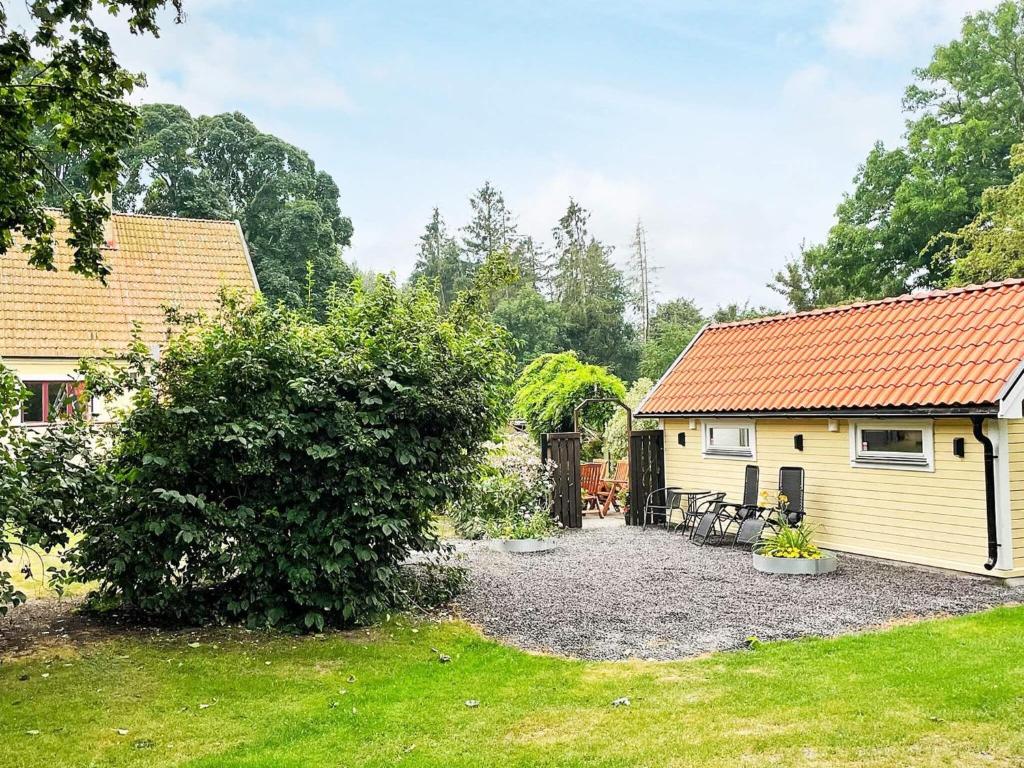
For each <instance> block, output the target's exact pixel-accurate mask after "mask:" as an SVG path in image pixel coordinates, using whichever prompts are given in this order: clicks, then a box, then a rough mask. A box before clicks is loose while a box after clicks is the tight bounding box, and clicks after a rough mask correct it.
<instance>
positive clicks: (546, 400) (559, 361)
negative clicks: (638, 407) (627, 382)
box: [513, 352, 626, 437]
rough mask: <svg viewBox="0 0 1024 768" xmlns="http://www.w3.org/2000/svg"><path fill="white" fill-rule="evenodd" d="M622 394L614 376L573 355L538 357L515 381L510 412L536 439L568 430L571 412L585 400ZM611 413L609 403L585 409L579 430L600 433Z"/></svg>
mask: <svg viewBox="0 0 1024 768" xmlns="http://www.w3.org/2000/svg"><path fill="white" fill-rule="evenodd" d="M625 395H626V388H625V386H624V385H623V383H622V381H621V380H620V379H619V378H618V377H616V376H614V375H612V374H611V373H609V372H608V371H607V370H605V369H604V368H601V367H600V366H597V365H588V364H586V363H582V362H580V360H579V359H578V358H577V357H576V354H575V353H573V352H559V353H552V354H548V355H541V356H540V357H538V358H537V359H536V360H534V361H533V362H532V363H530V364H529V365H528V366H526V368H525V369H523V372H522V374H521V375H520V376H519V379H518V381H516V394H515V400H514V403H513V409H514V410H515V413H516V414H517V415H519V416H521V417H522V418H524V419H525V420H526V424H527V427H528V428H529V430H530V432H531V433H532V434H533V435H534V436H535V437H537V436H539V435H542V434H544V433H545V432H568V431H570V430H571V429H572V421H573V420H572V414H573V409H574V408H575V407H576V406H577V405H579V404H580V402H581V401H583V400H584V399H586V398H588V397H617V398H619V399H622V398H623V397H625ZM614 410H616V406H615V405H613V404H611V403H597V404H594V405H591V406H589V407H588V408H586V409H585V410H584V411H583V412H581V414H580V415H581V421H582V427H583V428H585V429H589V430H591V431H595V432H597V431H600V430H601V429H603V427H604V424H605V422H607V421H608V419H609V418H611V416H612V412H613V411H614Z"/></svg>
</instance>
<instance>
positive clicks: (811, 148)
mask: <svg viewBox="0 0 1024 768" xmlns="http://www.w3.org/2000/svg"><path fill="white" fill-rule="evenodd" d="M990 5H992V3H991V2H977V1H973V0H888V1H887V2H886V1H885V0H860V1H855V0H836V1H835V2H810V1H809V0H806V1H805V0H794V1H793V2H729V1H728V0H725V1H719V2H710V1H704V0H699V1H694V2H661V1H660V0H658V1H652V2H641V1H640V0H635V1H633V2H630V1H629V0H607V1H598V2H559V1H558V0H548V2H532V1H531V2H527V1H526V0H506V1H505V2H494V3H485V2H438V3H422V2H415V3H414V2H391V3H385V2H337V3H334V2H331V3H328V2H289V3H279V2H233V1H232V0H185V7H186V10H187V12H188V19H187V21H186V23H185V24H184V25H182V26H180V27H171V26H170V25H167V26H166V27H165V30H164V33H163V35H162V37H161V39H160V40H159V41H156V42H154V41H153V40H151V39H132V38H131V37H130V36H129V35H127V34H126V33H124V32H123V31H121V30H117V29H114V30H113V31H114V35H115V44H116V45H118V46H120V47H119V50H120V51H121V52H122V54H121V55H122V59H123V61H124V63H125V64H126V65H128V66H129V67H131V68H133V69H141V70H144V71H146V72H147V73H148V74H149V78H150V87H149V88H148V89H147V90H146V91H145V92H144V93H143V94H142V95H141V98H142V99H143V100H146V101H173V102H177V103H181V104H184V105H185V106H187V107H189V108H190V109H191V110H193V111H194V112H195V113H212V112H220V111H227V110H241V111H243V112H245V113H246V114H248V115H249V116H250V117H252V118H253V119H254V120H255V121H256V123H257V124H258V125H259V126H260V127H261V128H262V129H263V130H266V131H270V132H272V133H275V134H277V135H280V136H282V137H283V138H285V139H287V140H289V141H292V142H293V143H295V144H297V145H299V146H301V147H303V148H304V149H306V150H307V151H309V152H310V154H311V155H312V156H313V158H314V159H315V160H316V162H317V163H318V165H319V166H321V167H322V168H324V169H326V170H327V171H329V172H330V173H331V174H332V175H333V176H334V178H335V179H336V181H337V182H338V184H339V186H340V187H341V192H342V201H341V202H342V208H343V210H344V211H345V212H346V213H347V214H348V215H350V216H351V217H352V219H353V222H354V225H355V241H354V244H353V247H352V248H351V249H350V251H349V253H348V254H347V257H348V258H354V259H356V260H357V262H358V263H359V264H360V265H361V266H363V267H368V268H372V269H375V270H379V271H390V270H394V271H396V272H397V273H398V274H399V275H400V276H403V277H404V276H405V275H406V274H407V273H408V271H409V269H410V268H411V266H412V263H413V261H414V259H415V248H416V241H417V238H418V236H419V234H420V231H421V230H422V227H423V225H424V224H425V223H426V221H427V220H428V218H429V216H430V212H431V209H432V208H433V206H435V205H437V206H439V207H440V208H441V210H442V213H443V214H444V215H445V217H446V218H447V220H448V222H449V225H450V226H452V227H458V226H460V225H461V224H463V223H464V222H465V220H466V218H467V215H468V203H467V197H468V195H469V194H470V193H471V192H472V190H473V189H474V188H476V187H477V186H479V185H480V183H481V182H482V181H483V180H485V179H489V180H491V182H492V183H494V184H495V185H496V186H497V187H499V188H500V189H501V190H502V191H503V192H504V193H505V197H506V201H507V203H508V204H509V206H510V207H511V209H512V210H513V212H514V213H515V214H516V215H517V216H518V218H519V223H520V228H521V229H522V230H523V231H525V232H528V233H531V234H533V235H534V236H535V237H538V238H541V239H545V240H546V239H548V238H549V234H550V229H551V226H552V225H553V224H554V222H555V221H556V220H557V218H558V217H559V216H560V215H561V213H562V212H563V210H564V208H565V206H566V204H567V202H568V198H569V196H570V195H572V196H574V197H575V198H576V199H577V200H579V201H580V202H581V203H582V204H583V205H584V206H586V207H587V208H589V209H590V210H591V211H592V212H593V218H592V228H593V231H594V232H595V234H597V236H598V237H600V238H601V239H602V240H604V241H605V242H607V243H609V244H611V245H614V246H616V251H615V253H616V257H617V258H618V259H620V260H624V259H625V258H626V256H627V251H628V243H629V241H630V238H631V233H632V228H633V226H634V224H635V222H636V220H637V218H642V219H643V220H644V222H645V225H646V227H647V230H648V242H649V247H650V253H651V258H652V260H654V261H655V262H656V263H657V264H658V265H659V266H660V267H661V273H660V277H659V287H660V294H661V295H660V298H662V299H670V298H674V297H676V296H680V295H682V296H689V297H692V298H694V299H696V300H697V301H698V303H700V304H701V305H703V306H704V307H705V308H708V309H710V308H713V307H714V306H715V305H717V304H721V303H726V302H729V301H740V302H742V301H746V300H750V301H751V302H753V303H755V304H760V303H769V304H773V305H776V306H781V300H780V299H779V298H778V297H776V296H775V295H774V294H772V293H771V292H770V291H769V290H768V289H767V288H766V287H765V283H766V281H767V280H768V277H769V275H770V273H771V272H772V270H773V269H776V268H778V267H779V266H781V264H782V263H783V262H784V261H785V260H786V259H787V258H788V257H791V256H792V255H793V254H795V253H796V252H797V250H798V246H799V244H800V242H801V241H802V240H805V239H806V240H808V241H814V240H816V239H820V238H821V237H822V236H823V235H824V233H825V232H826V231H827V229H828V226H829V224H830V221H831V218H832V213H833V211H834V208H835V205H836V203H837V202H838V201H839V198H840V196H841V194H842V192H843V191H844V190H846V189H848V188H849V186H850V180H851V178H852V177H853V174H854V173H855V171H856V167H857V164H858V163H859V162H860V161H861V160H862V159H863V157H864V155H865V154H866V152H867V151H868V150H869V148H870V146H871V144H872V142H873V141H875V140H876V139H883V140H885V141H887V142H892V141H895V140H898V138H899V136H900V134H901V132H902V126H903V120H904V116H903V115H902V114H901V111H900V99H901V94H902V91H903V88H904V87H905V85H906V84H907V83H908V82H909V80H910V77H911V70H912V69H913V67H915V66H918V65H923V64H925V63H926V62H927V60H928V58H929V56H930V53H931V50H932V48H933V47H934V46H935V45H937V44H940V43H943V42H946V41H948V40H949V39H950V38H951V37H953V36H955V35H956V33H957V30H958V28H959V20H960V18H961V17H962V16H963V14H964V13H965V12H969V11H971V10H973V9H976V8H978V7H986V6H990Z"/></svg>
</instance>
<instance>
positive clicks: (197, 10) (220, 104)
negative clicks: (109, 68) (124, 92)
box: [104, 0, 353, 114]
mask: <svg viewBox="0 0 1024 768" xmlns="http://www.w3.org/2000/svg"><path fill="white" fill-rule="evenodd" d="M231 4H232V3H230V2H229V0H217V1H216V2H204V3H189V4H188V14H187V16H186V19H185V22H184V23H183V24H174V23H173V22H172V21H171V18H170V17H169V16H167V17H165V18H164V21H163V23H162V24H161V30H160V37H159V38H156V39H154V38H153V37H151V36H149V35H132V34H130V33H129V32H128V30H127V28H126V26H125V25H124V23H123V22H121V21H116V20H115V21H111V22H109V23H108V22H104V26H105V27H106V28H107V29H108V31H109V32H110V34H111V38H112V45H113V47H114V50H115V51H116V52H117V55H118V58H119V61H120V62H121V64H122V65H123V66H124V67H126V68H127V69H129V70H132V71H142V72H145V73H146V76H147V80H148V87H147V88H145V89H144V90H142V91H141V92H140V93H139V97H140V100H142V101H147V102H157V101H167V102H173V103H176V104H181V105H183V106H185V107H187V108H188V109H190V110H191V111H193V112H195V113H207V114H208V113H211V112H223V111H228V110H234V109H258V110H259V109H264V110H268V111H274V110H277V111H280V110H287V109H292V108H309V109H318V110H336V111H350V110H351V109H352V108H353V104H352V101H351V99H350V97H349V94H348V93H347V91H346V89H345V87H344V86H343V85H342V84H341V83H339V82H338V81H337V80H336V79H334V78H333V77H331V76H330V75H329V74H328V73H327V68H326V67H323V66H321V61H320V55H321V54H324V53H325V52H327V51H328V50H329V49H330V47H331V45H333V44H334V39H333V38H334V32H333V29H331V28H330V27H329V25H325V24H324V23H323V22H322V20H315V19H310V20H308V22H306V23H304V24H299V23H292V24H289V25H288V28H287V29H275V30H268V31H267V32H261V33H259V34H245V33H240V32H237V31H234V30H233V29H228V28H226V27H224V26H222V25H221V24H220V23H218V22H217V21H215V20H214V18H213V16H212V15H211V14H210V13H209V11H210V10H223V8H224V6H226V5H231ZM237 12H243V9H241V8H239V9H237Z"/></svg>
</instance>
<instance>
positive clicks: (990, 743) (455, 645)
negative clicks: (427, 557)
mask: <svg viewBox="0 0 1024 768" xmlns="http://www.w3.org/2000/svg"><path fill="white" fill-rule="evenodd" d="M1022 630H1024V609H1020V608H1003V609H998V610H995V611H992V612H989V613H985V614H980V615H977V616H972V617H966V618H958V619H952V620H939V621H930V622H925V623H920V624H914V625H907V626H901V627H898V628H895V629H893V630H890V631H886V632H880V633H875V634H867V635H859V636H849V637H845V638H841V639H838V640H811V641H801V642H792V643H778V644H772V645H768V646H764V647H761V648H760V649H758V650H756V651H747V652H736V653H723V654H715V655H711V656H708V657H704V658H701V659H697V660H693V661H688V662H675V663H642V662H630V663H584V662H574V661H567V660H564V659H556V658H548V657H541V656H531V655H527V654H524V653H520V652H517V651H515V650H512V649H510V648H506V647H503V646H501V645H498V644H495V643H492V642H489V641H487V640H485V639H483V638H481V637H480V636H478V635H477V634H476V633H475V632H474V631H473V630H471V629H470V628H468V627H466V626H464V625H461V624H454V623H452V624H442V625H435V624H425V623H424V624H419V625H414V624H410V623H408V622H406V621H404V620H403V622H402V623H400V624H395V625H390V626H387V627H385V628H382V629H377V630H374V631H372V632H369V633H367V632H359V633H354V634H349V635H328V636H327V637H324V638H313V637H307V638H290V637H280V636H276V637H271V636H268V635H263V634H258V633H253V634H250V633H243V632H241V631H237V630H231V631H227V630H225V631H211V632H209V633H206V634H205V635H204V636H203V637H202V638H201V644H200V645H199V646H198V647H194V648H193V647H190V645H189V642H190V641H192V640H194V639H196V638H189V637H186V638H182V637H180V636H179V637H174V638H150V639H147V640H143V641H140V640H130V639H122V640H116V641H107V642H101V643H95V644H92V645H87V646H85V647H84V648H82V649H80V650H79V651H78V652H77V653H76V652H72V651H68V650H64V651H56V650H54V651H49V652H41V655H39V656H38V657H36V658H33V659H28V660H25V659H22V660H11V659H8V660H6V661H4V663H2V664H0V766H4V767H5V768H15V767H17V766H41V767H42V766H45V767H46V768H57V767H58V766H91V765H104V766H106V765H117V766H120V765H138V766H143V765H145V766H169V765H189V766H209V767H210V768H212V767H214V766H217V767H218V768H221V767H224V766H275V767H276V766H320V765H324V766H392V765H408V766H444V767H445V768H458V767H459V766H490V765H495V766H659V767H660V766H688V765H743V766H762V765H772V766H776V765H778V766H812V765H813V766H823V765H857V766H936V765H949V766H974V765H978V766H1010V765H1016V766H1019V765H1021V762H1020V758H1019V757H1017V756H1019V755H1021V754H1024V631H1022ZM431 648H436V649H438V650H439V651H440V652H442V653H446V654H448V655H450V656H451V657H452V661H451V663H448V664H442V663H440V662H439V660H438V658H437V656H436V654H435V653H434V652H433V651H432V650H431ZM622 696H628V697H629V698H630V699H631V706H628V707H619V708H613V707H612V706H610V704H611V702H612V700H613V699H617V698H619V697H622ZM469 699H476V700H479V702H480V703H479V706H478V707H476V708H470V707H467V706H466V704H465V702H466V701H467V700H469ZM204 705H207V706H204ZM118 729H122V732H121V733H119V732H118ZM34 731H38V733H32V732H34Z"/></svg>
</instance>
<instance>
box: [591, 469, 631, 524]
mask: <svg viewBox="0 0 1024 768" xmlns="http://www.w3.org/2000/svg"><path fill="white" fill-rule="evenodd" d="M628 485H629V461H627V460H623V461H620V462H618V463H617V464H616V465H615V474H614V475H612V476H611V477H606V478H605V479H604V482H603V483H602V487H601V491H600V493H598V494H597V496H598V500H599V502H600V504H601V506H600V508H599V509H598V514H599V515H600V516H601V517H604V516H605V515H607V514H608V510H609V509H611V508H612V507H615V509H616V510H617V511H618V510H619V491H620V490H622V489H623V488H625V487H626V486H628Z"/></svg>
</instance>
